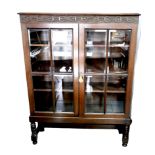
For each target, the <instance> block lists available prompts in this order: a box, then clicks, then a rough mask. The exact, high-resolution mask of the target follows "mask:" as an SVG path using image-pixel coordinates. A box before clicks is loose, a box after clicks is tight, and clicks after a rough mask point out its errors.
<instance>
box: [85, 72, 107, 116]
mask: <svg viewBox="0 0 155 155" xmlns="http://www.w3.org/2000/svg"><path fill="white" fill-rule="evenodd" d="M84 81H85V112H86V113H103V112H104V90H105V87H104V84H105V76H89V75H86V76H85V80H84Z"/></svg>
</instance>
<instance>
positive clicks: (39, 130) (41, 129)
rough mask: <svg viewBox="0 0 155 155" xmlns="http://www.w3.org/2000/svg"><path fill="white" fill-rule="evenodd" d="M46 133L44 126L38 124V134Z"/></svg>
mask: <svg viewBox="0 0 155 155" xmlns="http://www.w3.org/2000/svg"><path fill="white" fill-rule="evenodd" d="M42 131H44V126H43V125H42V124H40V123H38V132H42Z"/></svg>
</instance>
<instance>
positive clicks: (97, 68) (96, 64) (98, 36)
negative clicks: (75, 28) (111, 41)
mask: <svg viewBox="0 0 155 155" xmlns="http://www.w3.org/2000/svg"><path fill="white" fill-rule="evenodd" d="M106 35H107V33H106V30H92V29H91V30H86V31H85V59H86V60H85V71H86V72H102V73H103V72H105V58H106V38H107V37H106Z"/></svg>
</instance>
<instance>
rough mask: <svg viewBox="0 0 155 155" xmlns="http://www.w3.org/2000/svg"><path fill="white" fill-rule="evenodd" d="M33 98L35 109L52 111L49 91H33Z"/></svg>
mask: <svg viewBox="0 0 155 155" xmlns="http://www.w3.org/2000/svg"><path fill="white" fill-rule="evenodd" d="M34 99H35V110H36V111H52V109H53V106H52V93H51V91H49V92H48V91H34Z"/></svg>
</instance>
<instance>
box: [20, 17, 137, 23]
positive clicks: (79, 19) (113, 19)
mask: <svg viewBox="0 0 155 155" xmlns="http://www.w3.org/2000/svg"><path fill="white" fill-rule="evenodd" d="M20 20H21V23H40V22H47V23H138V16H87V15H85V16H71V15H69V16H62V15H61V16H57V15H21V16H20Z"/></svg>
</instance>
